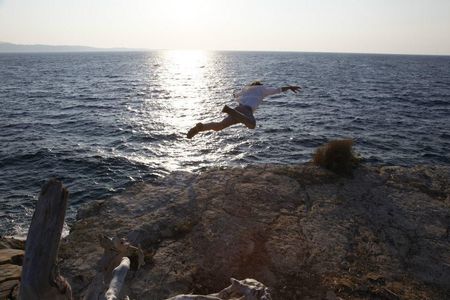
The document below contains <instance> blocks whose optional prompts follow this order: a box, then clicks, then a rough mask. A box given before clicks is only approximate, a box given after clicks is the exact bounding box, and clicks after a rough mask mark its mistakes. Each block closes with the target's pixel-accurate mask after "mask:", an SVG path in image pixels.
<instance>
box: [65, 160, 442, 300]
mask: <svg viewBox="0 0 450 300" xmlns="http://www.w3.org/2000/svg"><path fill="white" fill-rule="evenodd" d="M449 182H450V167H445V166H444V167H437V166H434V167H433V166H428V167H425V166H419V167H412V168H402V167H367V166H361V167H359V168H357V169H356V170H355V172H354V175H353V177H352V178H346V177H339V176H337V175H335V174H333V173H331V172H329V171H327V170H324V169H321V168H318V167H315V166H313V165H309V164H307V165H297V166H278V165H263V166H250V167H246V168H242V169H241V168H231V169H211V170H208V171H205V172H203V173H200V174H192V173H173V174H171V175H169V176H167V177H166V178H163V179H160V180H158V181H156V182H152V183H140V184H136V185H134V186H133V187H131V188H130V189H129V190H127V191H126V192H125V193H123V194H120V195H117V196H114V197H111V198H109V199H105V200H99V201H95V202H92V203H90V204H89V205H88V206H86V207H84V208H83V209H81V210H80V211H79V215H78V221H77V222H76V223H75V224H73V226H72V228H71V233H70V235H69V236H68V237H67V238H66V239H65V240H64V241H63V243H62V245H61V249H60V257H61V273H62V274H63V275H64V276H65V277H66V278H68V279H69V281H70V283H71V285H72V288H73V291H74V293H75V295H77V296H80V294H81V293H82V292H83V291H84V290H85V289H86V288H87V286H88V285H89V283H90V281H91V280H92V278H93V276H94V274H95V266H96V265H97V262H98V260H99V259H100V257H101V255H102V251H103V249H102V248H101V247H100V245H99V243H98V238H97V236H98V234H106V235H109V236H118V237H126V238H127V239H128V240H129V241H130V242H131V243H132V244H135V245H137V244H140V245H141V247H142V249H143V250H144V254H145V261H146V264H145V266H144V267H142V268H141V269H139V270H136V271H133V272H131V274H129V275H128V277H127V280H126V287H125V288H126V292H127V293H128V295H129V296H130V297H131V298H132V299H163V298H167V297H170V296H174V295H177V294H183V293H191V292H193V293H197V294H209V293H212V292H216V291H218V290H220V289H222V288H224V287H226V286H228V285H229V280H230V277H234V278H238V279H243V278H255V279H256V280H258V281H260V282H263V283H264V284H265V285H266V286H268V287H270V289H271V294H272V297H273V298H274V299H339V297H341V298H343V299H364V298H366V299H369V298H370V299H372V298H376V299H445V298H447V299H448V298H450V237H449V226H450V211H449V206H450V196H449V195H450V184H449ZM132 269H133V265H132Z"/></svg>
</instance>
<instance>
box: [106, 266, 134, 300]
mask: <svg viewBox="0 0 450 300" xmlns="http://www.w3.org/2000/svg"><path fill="white" fill-rule="evenodd" d="M129 269H130V259H129V258H128V257H123V258H122V262H121V263H120V264H119V265H118V266H117V267H116V268H115V269H114V271H113V276H112V279H111V283H110V284H109V288H108V290H107V291H106V294H105V296H106V300H117V299H118V298H119V294H120V291H121V290H122V285H123V283H124V281H125V276H127V273H128V270H129Z"/></svg>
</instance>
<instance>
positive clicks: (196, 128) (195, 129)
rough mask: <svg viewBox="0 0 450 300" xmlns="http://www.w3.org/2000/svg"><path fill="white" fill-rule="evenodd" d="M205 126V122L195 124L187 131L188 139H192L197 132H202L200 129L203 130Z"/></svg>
mask: <svg viewBox="0 0 450 300" xmlns="http://www.w3.org/2000/svg"><path fill="white" fill-rule="evenodd" d="M202 128H203V124H202V123H197V125H195V126H194V127H192V128H191V130H189V131H188V133H187V135H186V136H187V138H188V139H192V138H193V137H194V136H195V135H196V134H197V133H199V132H200V130H202Z"/></svg>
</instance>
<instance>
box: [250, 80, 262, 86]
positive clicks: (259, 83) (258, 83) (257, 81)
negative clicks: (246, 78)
mask: <svg viewBox="0 0 450 300" xmlns="http://www.w3.org/2000/svg"><path fill="white" fill-rule="evenodd" d="M252 85H263V84H262V83H261V81H259V80H256V81H253V82H252V83H250V86H252Z"/></svg>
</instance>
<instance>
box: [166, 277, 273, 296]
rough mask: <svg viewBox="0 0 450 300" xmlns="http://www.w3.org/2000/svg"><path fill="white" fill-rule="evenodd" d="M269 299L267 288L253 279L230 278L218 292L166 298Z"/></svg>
mask: <svg viewBox="0 0 450 300" xmlns="http://www.w3.org/2000/svg"><path fill="white" fill-rule="evenodd" d="M231 299H241V300H271V299H272V298H271V296H270V293H269V289H268V288H267V287H266V286H265V285H264V284H262V283H261V282H258V281H256V280H254V279H244V280H237V279H234V278H231V285H230V286H229V287H227V288H224V289H223V290H221V291H220V292H218V293H215V294H209V295H205V296H202V295H178V296H175V297H172V298H169V299H167V300H231Z"/></svg>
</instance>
